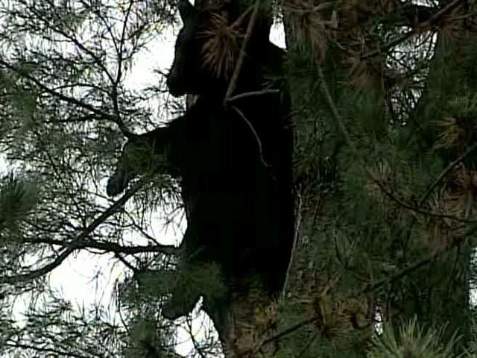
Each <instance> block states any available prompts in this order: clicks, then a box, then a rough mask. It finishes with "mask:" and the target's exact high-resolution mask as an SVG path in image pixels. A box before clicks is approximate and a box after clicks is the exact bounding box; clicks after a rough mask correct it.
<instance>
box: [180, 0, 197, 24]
mask: <svg viewBox="0 0 477 358" xmlns="http://www.w3.org/2000/svg"><path fill="white" fill-rule="evenodd" d="M177 8H178V9H179V15H181V19H182V22H186V21H187V20H188V19H189V18H190V17H191V16H192V15H194V14H195V12H196V10H195V7H194V6H193V5H192V4H191V3H190V2H189V0H179V2H178V3H177Z"/></svg>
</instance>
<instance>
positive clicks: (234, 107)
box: [232, 106, 270, 168]
mask: <svg viewBox="0 0 477 358" xmlns="http://www.w3.org/2000/svg"><path fill="white" fill-rule="evenodd" d="M232 109H233V110H234V111H236V112H237V113H238V115H239V116H240V118H242V120H243V121H244V122H245V124H247V126H248V127H249V128H250V131H251V132H252V134H253V136H254V138H255V141H256V143H257V149H258V156H259V158H260V162H261V163H262V164H263V166H264V167H266V168H268V167H270V165H269V164H268V163H267V162H266V161H265V158H264V157H263V145H262V141H261V139H260V137H259V136H258V133H257V131H256V130H255V128H254V127H253V124H252V123H250V121H249V120H248V119H247V117H245V115H244V114H243V112H242V111H241V110H240V109H239V108H237V107H236V106H232Z"/></svg>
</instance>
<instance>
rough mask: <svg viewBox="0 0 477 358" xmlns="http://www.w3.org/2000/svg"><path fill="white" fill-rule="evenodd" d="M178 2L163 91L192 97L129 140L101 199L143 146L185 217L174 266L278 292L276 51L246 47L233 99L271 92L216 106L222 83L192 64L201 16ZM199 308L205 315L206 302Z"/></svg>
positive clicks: (131, 170)
mask: <svg viewBox="0 0 477 358" xmlns="http://www.w3.org/2000/svg"><path fill="white" fill-rule="evenodd" d="M180 6H181V7H182V9H181V15H182V17H183V21H184V28H183V29H182V30H181V33H180V35H179V38H178V42H177V44H176V57H175V61H174V64H173V66H172V69H171V72H170V76H169V78H168V87H169V89H170V91H171V93H173V94H175V95H182V94H185V93H193V94H198V95H199V98H198V100H197V101H196V103H195V104H193V105H192V106H191V107H190V108H189V109H188V110H187V111H186V113H185V114H184V115H183V116H181V117H178V118H176V119H174V120H173V121H171V123H169V125H167V126H166V127H162V128H158V129H156V130H154V131H152V132H149V133H146V134H143V135H141V136H137V137H135V138H133V139H132V140H130V141H129V143H128V144H127V145H126V147H125V149H124V151H123V158H122V159H121V160H120V163H119V166H118V170H117V171H116V173H115V174H114V175H113V177H112V178H111V179H110V181H109V182H108V194H109V195H116V194H118V193H119V192H121V191H122V190H123V189H124V188H125V187H126V185H127V183H128V181H129V180H130V179H131V178H132V177H134V176H135V175H137V174H139V172H140V171H141V167H142V168H144V166H145V164H144V163H139V165H136V166H135V167H132V166H131V165H130V164H127V162H128V161H127V160H126V159H127V158H126V157H127V153H128V152H130V151H132V150H133V149H134V150H138V149H144V150H146V148H148V149H147V150H151V151H152V152H153V153H154V154H155V155H156V157H155V159H154V160H155V162H154V166H155V167H156V169H157V170H158V171H161V172H168V173H170V174H171V175H174V176H177V177H178V178H180V180H181V186H182V190H183V197H184V202H185V204H186V210H187V211H188V213H189V215H188V225H187V230H186V233H185V236H184V239H183V242H182V244H181V248H182V249H183V252H184V254H183V258H182V261H183V264H182V266H183V268H184V269H187V267H188V266H189V267H194V265H197V264H200V263H208V262H212V263H216V264H218V265H219V267H220V268H221V271H222V275H223V278H224V282H225V285H226V286H227V288H228V289H229V294H232V292H233V294H240V293H246V292H247V290H249V289H250V287H251V286H254V285H258V286H260V287H261V288H262V289H264V290H265V292H267V293H268V294H269V295H270V296H271V297H276V295H277V294H278V293H279V292H280V291H281V290H282V288H283V283H284V279H285V276H286V272H287V268H288V263H289V260H290V255H291V249H292V245H293V226H294V217H293V215H294V210H293V197H292V175H291V170H292V169H291V167H292V143H293V141H292V130H291V127H290V125H289V98H288V92H287V90H286V86H283V85H281V84H280V83H279V82H280V81H282V80H283V78H282V77H283V72H282V65H283V57H284V53H283V51H282V50H281V49H279V48H277V47H276V46H274V45H273V44H271V43H269V42H268V39H267V40H266V42H265V43H263V41H262V43H261V44H260V46H256V45H257V44H255V45H253V46H252V47H251V48H249V49H248V54H247V58H246V61H245V62H244V65H243V68H242V71H241V75H240V77H239V81H238V82H237V88H236V91H235V94H243V93H250V92H254V91H262V90H264V89H265V88H268V89H274V90H275V91H268V92H265V93H262V94H255V95H250V96H245V97H243V98H242V99H237V100H235V101H233V102H232V103H230V104H225V105H224V95H225V90H226V88H227V84H228V82H227V81H226V80H224V79H221V78H216V77H214V76H213V75H211V74H207V71H206V70H205V69H203V68H201V64H200V53H201V52H200V48H201V43H200V37H198V36H197V33H200V30H199V29H200V26H203V21H204V20H203V17H204V16H206V15H207V13H199V12H198V11H197V10H196V9H195V8H194V7H193V6H192V5H190V4H189V3H187V2H186V1H182V2H181V5H180ZM252 43H253V42H252ZM184 46H185V48H184ZM191 49H192V50H194V51H195V53H194V51H193V52H191ZM184 52H185V53H184ZM191 66H192V68H191ZM121 163H123V164H121ZM146 166H148V165H146ZM200 294H204V293H203V292H198V293H197V295H200ZM177 295H178V296H179V295H180V293H178V294H177ZM174 296H175V295H174V294H173V299H172V301H174ZM225 299H226V298H225ZM177 302H178V301H177ZM177 302H176V303H177ZM193 304H195V301H194V302H186V303H185V302H182V303H177V304H176V307H172V306H171V307H169V309H166V312H165V313H166V315H167V316H168V317H169V318H176V317H177V316H179V315H183V314H186V313H188V312H189V311H190V310H191V309H192V307H193ZM177 306H179V307H177ZM205 306H206V309H207V307H209V309H211V310H213V309H215V308H213V307H212V308H211V306H214V303H213V302H207V297H205ZM216 323H217V322H216Z"/></svg>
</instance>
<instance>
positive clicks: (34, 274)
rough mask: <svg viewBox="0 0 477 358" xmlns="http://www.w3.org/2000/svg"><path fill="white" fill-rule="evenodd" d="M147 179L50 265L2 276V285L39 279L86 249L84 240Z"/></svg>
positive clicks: (89, 226) (122, 198) (84, 232)
mask: <svg viewBox="0 0 477 358" xmlns="http://www.w3.org/2000/svg"><path fill="white" fill-rule="evenodd" d="M146 179H147V178H144V179H143V180H141V181H139V182H138V183H137V184H136V185H135V186H133V187H132V188H131V189H130V190H128V191H127V192H126V193H125V194H124V195H123V196H122V197H121V198H120V199H118V200H117V201H116V202H114V203H113V204H112V205H111V206H110V207H109V208H108V209H106V210H105V211H104V212H103V213H101V215H99V216H98V217H97V218H96V219H95V220H93V222H92V223H91V224H90V225H88V227H86V228H85V230H84V231H83V232H82V233H81V234H80V235H78V237H77V238H76V239H75V240H73V241H72V244H71V246H69V247H68V248H66V249H65V250H64V251H63V252H62V253H61V254H60V255H59V256H57V257H56V258H55V260H53V261H52V262H50V263H49V264H46V265H45V266H43V267H41V268H39V269H36V270H33V271H30V272H28V273H25V274H18V275H13V276H3V277H2V276H0V284H15V283H18V282H25V281H31V280H35V279H38V278H40V277H42V276H44V275H46V274H48V273H49V272H51V271H53V270H54V269H56V268H57V267H59V266H60V265H61V264H62V263H63V262H64V261H65V260H66V259H67V258H68V257H69V256H70V255H71V254H72V253H73V252H74V251H76V250H79V249H82V248H84V240H85V239H86V238H87V237H88V236H89V235H91V234H92V233H93V232H94V230H96V228H97V227H98V226H99V225H101V224H102V223H104V222H105V221H106V219H107V218H109V217H110V216H112V215H113V214H115V213H116V212H117V211H118V209H119V208H120V207H122V206H123V205H124V204H125V203H126V202H127V201H128V200H129V199H130V198H131V197H132V196H133V195H134V194H135V193H136V192H138V191H139V190H140V189H141V188H142V187H143V186H144V185H145V183H146Z"/></svg>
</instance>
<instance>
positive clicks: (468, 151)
mask: <svg viewBox="0 0 477 358" xmlns="http://www.w3.org/2000/svg"><path fill="white" fill-rule="evenodd" d="M476 149H477V143H474V144H472V145H471V146H470V147H469V148H468V149H467V150H466V151H465V152H464V153H462V154H461V155H460V156H458V157H457V159H455V160H454V161H452V162H451V163H450V164H449V165H448V166H447V167H446V168H445V169H444V170H443V171H442V173H441V174H439V176H438V177H437V178H436V180H435V181H434V182H433V183H432V184H431V186H430V187H429V188H428V189H427V190H426V192H425V193H424V195H423V196H422V197H421V199H420V200H419V206H421V205H422V204H423V203H424V202H425V201H426V200H427V198H428V197H429V195H431V193H432V192H433V191H434V189H435V188H436V186H437V185H439V183H440V182H441V180H442V179H444V177H445V176H446V175H447V174H449V172H450V171H451V170H452V169H453V168H454V167H455V166H456V165H457V164H459V163H460V162H462V161H463V160H464V159H465V158H466V157H467V156H468V155H470V154H471V153H472V152H473V151H474V150H476Z"/></svg>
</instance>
